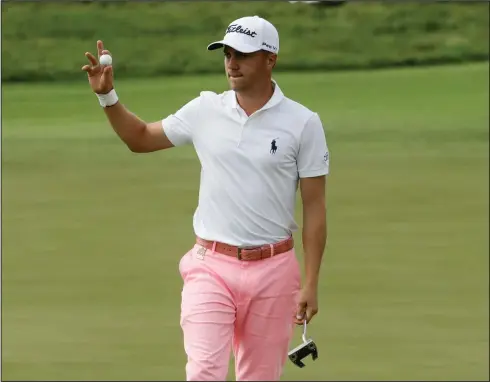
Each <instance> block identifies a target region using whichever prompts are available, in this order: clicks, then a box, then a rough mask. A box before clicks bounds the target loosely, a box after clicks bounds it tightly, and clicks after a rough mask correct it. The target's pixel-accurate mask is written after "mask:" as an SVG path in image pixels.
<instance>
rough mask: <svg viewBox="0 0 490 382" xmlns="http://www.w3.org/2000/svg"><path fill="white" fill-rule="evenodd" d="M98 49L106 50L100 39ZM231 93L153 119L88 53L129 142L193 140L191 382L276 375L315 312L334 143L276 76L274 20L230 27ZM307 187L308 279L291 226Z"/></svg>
mask: <svg viewBox="0 0 490 382" xmlns="http://www.w3.org/2000/svg"><path fill="white" fill-rule="evenodd" d="M97 47H98V54H99V56H100V55H102V54H110V52H109V51H107V50H104V47H103V44H102V42H101V41H98V43H97ZM220 48H222V49H223V52H224V66H225V73H226V76H227V78H228V81H229V85H230V88H231V89H230V90H229V91H226V92H223V93H222V94H216V93H213V92H207V91H203V92H201V93H200V95H199V97H197V98H195V99H193V100H191V101H190V102H189V103H188V104H186V105H184V106H183V107H182V108H181V109H180V110H178V111H177V112H176V113H175V114H172V115H169V116H168V117H167V118H165V119H163V121H157V122H153V123H146V122H144V121H142V120H141V119H139V118H138V117H137V116H136V115H134V114H132V113H131V112H129V111H128V110H127V109H126V108H125V107H124V106H123V105H122V104H121V103H120V102H119V101H118V97H117V95H116V92H115V90H114V86H113V76H112V66H107V67H102V66H101V65H100V64H99V63H98V61H97V59H96V58H95V57H94V56H93V55H92V54H90V53H86V56H87V57H88V59H89V60H90V63H91V65H85V66H84V67H83V70H85V71H86V72H87V73H88V79H89V83H90V85H91V88H92V90H93V91H94V92H95V93H96V95H97V97H98V98H99V102H100V104H101V106H103V108H104V109H103V110H104V112H105V114H106V116H107V118H108V120H109V122H110V124H111V126H112V127H113V129H114V130H115V132H116V133H117V134H118V135H119V137H120V138H121V139H122V141H123V142H124V143H126V145H127V146H128V147H129V149H130V150H131V151H133V152H138V153H148V152H153V151H157V150H165V149H168V148H171V147H174V146H181V145H184V144H193V146H194V148H195V150H196V152H197V155H198V157H199V160H200V163H201V166H202V171H201V183H200V190H199V203H198V206H197V209H196V211H195V214H194V219H193V225H194V231H195V234H196V237H197V238H196V243H195V245H194V246H193V248H192V249H191V250H190V251H189V252H188V253H186V254H185V255H184V256H183V257H182V258H181V260H180V264H179V269H180V273H181V275H182V278H183V281H184V286H183V290H182V305H181V309H182V311H181V327H182V330H183V335H184V348H185V351H186V354H187V356H188V362H187V365H186V374H187V380H189V381H191V380H192V381H195V380H199V381H210V380H221V381H224V380H225V379H226V376H227V373H228V363H229V358H230V351H231V349H233V353H234V356H235V373H236V378H237V380H262V381H275V380H279V378H280V376H281V373H282V370H283V367H284V363H285V360H286V359H287V352H288V349H289V342H290V340H291V337H292V334H293V328H294V324H298V325H299V324H303V322H304V320H306V322H309V321H310V320H311V318H312V317H313V316H314V315H315V314H316V313H317V310H318V307H317V289H318V275H319V270H320V263H321V259H322V255H323V251H324V248H325V243H326V207H325V183H326V181H325V176H326V174H327V173H328V169H329V158H328V148H327V144H326V140H325V134H324V131H323V127H322V123H321V121H320V118H319V117H318V115H317V114H316V113H314V112H312V111H310V110H309V109H307V108H306V107H304V106H302V105H300V104H299V103H297V102H294V101H292V100H290V99H289V98H287V97H285V96H284V94H283V93H282V91H281V89H280V88H279V86H278V84H277V83H276V82H275V81H273V80H272V74H271V73H272V70H273V68H274V66H275V64H276V60H277V54H278V52H279V35H278V33H277V30H276V28H275V27H274V26H273V25H272V24H271V23H269V22H268V21H266V20H264V19H262V18H259V17H257V16H254V17H244V18H240V19H238V20H236V21H234V22H232V23H231V24H230V25H229V26H228V28H227V30H226V34H225V37H224V39H223V40H222V41H218V42H215V43H212V44H210V45H209V46H208V50H214V49H220ZM298 182H299V185H300V188H301V197H302V204H303V246H304V259H305V260H304V261H305V274H306V275H305V280H304V283H303V287H302V288H301V289H300V284H301V274H300V267H299V263H298V261H297V259H296V255H295V249H294V244H293V239H292V232H293V231H294V230H296V229H297V225H296V222H295V220H294V207H295V194H296V190H297V187H298Z"/></svg>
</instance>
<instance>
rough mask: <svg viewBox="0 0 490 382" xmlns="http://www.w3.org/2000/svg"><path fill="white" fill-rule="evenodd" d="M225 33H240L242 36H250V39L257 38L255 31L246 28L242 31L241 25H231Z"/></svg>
mask: <svg viewBox="0 0 490 382" xmlns="http://www.w3.org/2000/svg"><path fill="white" fill-rule="evenodd" d="M226 33H227V34H228V33H242V34H246V35H247V36H250V37H255V36H257V32H255V31H253V32H252V31H251V30H250V29H248V28H245V29H243V27H242V26H241V25H237V24H231V25H230V26H229V27H228V28H227V29H226Z"/></svg>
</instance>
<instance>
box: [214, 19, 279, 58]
mask: <svg viewBox="0 0 490 382" xmlns="http://www.w3.org/2000/svg"><path fill="white" fill-rule="evenodd" d="M223 45H227V46H229V47H231V48H233V49H235V50H237V51H239V52H242V53H252V52H257V51H259V50H267V51H269V52H272V53H276V54H277V53H279V33H278V32H277V29H276V28H275V27H274V25H272V24H271V23H270V22H269V21H267V20H265V19H263V18H261V17H259V16H247V17H242V18H240V19H238V20H235V21H233V22H232V23H231V24H230V25H229V26H228V28H227V29H226V34H225V37H224V38H223V40H221V41H216V42H213V43H211V44H209V45H208V50H214V49H219V48H221V47H222V46H223Z"/></svg>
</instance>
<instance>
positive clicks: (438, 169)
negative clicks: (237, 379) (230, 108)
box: [2, 64, 489, 381]
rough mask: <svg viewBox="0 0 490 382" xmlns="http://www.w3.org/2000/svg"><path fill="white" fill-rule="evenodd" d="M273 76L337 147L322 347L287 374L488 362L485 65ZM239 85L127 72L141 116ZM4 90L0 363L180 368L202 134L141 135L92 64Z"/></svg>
mask: <svg viewBox="0 0 490 382" xmlns="http://www.w3.org/2000/svg"><path fill="white" fill-rule="evenodd" d="M116 75H117V69H116ZM80 76H81V77H82V78H83V73H80ZM276 79H277V80H278V81H279V84H280V85H281V87H282V89H283V91H284V92H285V93H286V94H287V95H289V96H290V97H292V98H294V99H296V100H298V101H300V102H302V103H304V104H305V105H307V106H308V107H310V108H312V109H314V110H317V111H319V112H320V113H321V117H322V119H323V121H324V123H325V125H326V129H327V139H328V142H329V146H330V149H331V176H330V178H329V193H328V202H329V206H330V207H329V246H328V250H327V252H326V255H325V263H324V267H323V268H322V274H323V277H322V282H321V294H320V300H321V301H320V302H321V306H320V312H319V315H318V316H317V317H316V319H315V320H314V321H313V323H312V325H311V328H310V334H311V336H312V337H313V338H314V339H315V340H316V342H317V343H318V346H319V349H320V358H319V360H318V361H317V362H315V363H312V362H309V365H308V367H306V368H305V369H302V370H300V369H296V368H295V367H293V366H292V365H291V364H289V363H288V364H287V367H286V370H285V374H284V379H285V380H307V379H310V380H319V379H323V380H325V379H327V380H353V379H364V380H367V379H370V380H393V379H395V380H396V379H404V380H409V379H411V380H417V379H419V380H421V379H424V380H458V379H459V380H463V379H466V380H476V379H478V380H484V379H488V377H489V375H488V366H489V365H488V356H489V354H488V341H489V337H488V249H489V248H488V243H489V241H488V228H489V227H488V191H489V190H488V181H489V179H488V159H489V158H488V149H489V146H488V118H489V114H488V101H489V95H488V64H479V65H471V66H459V67H442V68H430V69H416V70H391V71H379V72H350V73H337V74H324V73H318V74H280V75H277V77H276ZM213 81H217V82H216V84H214V83H213ZM225 88H226V83H225V79H224V78H223V77H219V76H218V77H185V78H177V77H175V78H167V79H156V78H155V79H149V80H141V81H124V82H123V81H120V82H118V84H117V89H118V92H119V94H120V96H121V97H122V100H123V102H124V103H125V104H126V105H127V106H128V107H129V108H130V109H131V110H132V111H134V112H135V113H136V114H138V115H140V116H141V117H143V118H145V119H146V120H158V119H160V118H162V117H165V116H166V115H167V114H169V113H171V112H173V111H175V110H176V109H177V108H178V107H180V106H181V105H183V104H184V103H185V102H186V101H188V100H190V99H191V98H192V97H194V96H196V95H198V94H199V91H200V90H201V89H213V90H217V91H221V90H224V89H225ZM2 101H3V107H2V135H3V137H2V139H3V144H2V162H3V163H2V164H3V169H2V176H3V179H2V196H3V200H2V202H3V205H2V212H3V216H2V219H3V226H2V230H3V234H2V246H3V248H2V259H3V260H2V261H3V264H2V272H3V286H2V292H3V296H2V304H3V312H2V313H3V315H2V324H3V336H2V339H3V344H2V345H3V347H2V351H3V360H2V362H3V379H5V380H14V379H17V380H19V379H22V380H34V379H36V380H85V381H89V380H171V379H173V380H176V379H177V380H182V379H183V378H184V376H185V375H184V365H185V354H184V351H183V348H182V343H181V332H180V327H179V312H180V311H179V309H180V288H181V280H180V275H179V273H178V268H177V265H178V261H179V260H180V257H181V256H182V255H183V254H184V252H185V251H187V250H188V248H190V246H191V245H192V244H193V232H192V226H191V220H192V214H193V211H194V208H195V203H196V198H197V191H198V182H199V163H198V161H197V158H196V156H195V154H194V152H193V150H192V148H191V147H189V148H179V149H173V150H170V151H167V152H161V153H154V154H148V155H138V154H133V153H131V152H129V151H128V150H127V149H126V148H125V146H124V145H123V144H122V143H121V142H120V141H119V140H118V138H117V137H116V135H115V134H114V133H113V131H112V129H111V128H110V126H109V125H108V124H107V123H106V121H105V117H104V115H103V112H102V111H101V110H100V108H99V106H98V103H97V100H96V98H95V96H94V95H93V94H91V92H90V90H89V88H88V85H87V84H86V83H85V82H84V81H82V82H80V83H66V84H56V85H16V86H12V85H4V86H3V96H2ZM298 219H301V211H300V210H298ZM296 239H297V241H298V243H299V245H300V239H301V235H300V234H299V232H298V233H297V234H296ZM298 248H300V246H298ZM298 252H299V253H298V254H299V256H301V251H298ZM299 334H300V333H299V332H298V336H297V340H298V341H299V338H300V335H299ZM230 378H233V372H232V369H230Z"/></svg>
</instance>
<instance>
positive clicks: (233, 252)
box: [196, 237, 294, 261]
mask: <svg viewBox="0 0 490 382" xmlns="http://www.w3.org/2000/svg"><path fill="white" fill-rule="evenodd" d="M196 243H197V244H198V245H200V246H202V247H204V248H206V249H211V250H212V249H213V245H214V244H215V243H216V246H215V247H214V250H215V251H216V252H218V253H221V254H223V255H227V256H232V257H236V258H237V259H238V260H243V261H256V260H262V259H266V258H268V257H272V256H277V255H279V254H281V253H284V252H287V251H290V250H291V249H293V248H294V240H293V238H292V237H290V238H288V239H286V240H283V241H280V242H278V243H274V244H272V245H269V244H266V245H262V246H260V247H254V248H240V247H235V246H233V245H229V244H225V243H220V242H214V241H209V240H205V239H201V238H200V237H196ZM271 247H272V248H271Z"/></svg>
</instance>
